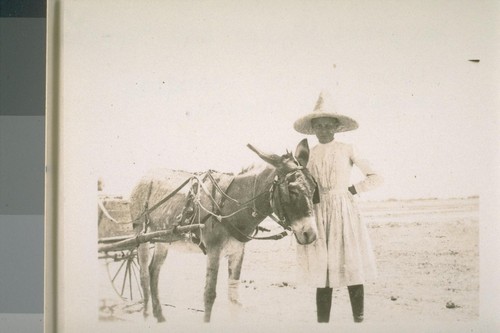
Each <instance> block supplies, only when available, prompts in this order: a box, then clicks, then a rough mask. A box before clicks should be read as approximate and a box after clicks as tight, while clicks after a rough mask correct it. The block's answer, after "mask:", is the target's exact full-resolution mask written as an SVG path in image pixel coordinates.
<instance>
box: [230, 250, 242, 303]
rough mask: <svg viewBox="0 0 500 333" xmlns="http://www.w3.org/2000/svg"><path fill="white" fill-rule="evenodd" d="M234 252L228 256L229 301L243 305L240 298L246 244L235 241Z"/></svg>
mask: <svg viewBox="0 0 500 333" xmlns="http://www.w3.org/2000/svg"><path fill="white" fill-rule="evenodd" d="M233 242H234V243H235V244H234V245H233V251H231V253H230V254H229V255H228V265H227V267H228V273H229V275H228V297H229V301H230V302H231V303H232V304H235V305H241V303H240V297H239V292H238V290H239V287H240V274H241V267H242V265H243V257H244V255H245V244H244V243H241V242H239V241H237V240H233Z"/></svg>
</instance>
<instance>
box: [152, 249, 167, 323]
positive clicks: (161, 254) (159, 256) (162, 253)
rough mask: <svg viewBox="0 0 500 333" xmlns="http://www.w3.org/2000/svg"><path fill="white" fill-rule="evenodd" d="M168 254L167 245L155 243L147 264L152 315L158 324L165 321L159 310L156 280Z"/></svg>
mask: <svg viewBox="0 0 500 333" xmlns="http://www.w3.org/2000/svg"><path fill="white" fill-rule="evenodd" d="M167 254H168V245H167V244H162V243H156V245H155V253H154V255H153V259H151V263H150V264H149V276H150V279H151V280H150V281H151V302H152V303H153V315H154V316H155V318H156V319H157V320H158V322H159V323H161V322H163V321H165V317H163V311H162V309H161V304H160V297H159V293H158V280H159V278H160V269H161V266H162V265H163V262H164V261H165V258H166V257H167Z"/></svg>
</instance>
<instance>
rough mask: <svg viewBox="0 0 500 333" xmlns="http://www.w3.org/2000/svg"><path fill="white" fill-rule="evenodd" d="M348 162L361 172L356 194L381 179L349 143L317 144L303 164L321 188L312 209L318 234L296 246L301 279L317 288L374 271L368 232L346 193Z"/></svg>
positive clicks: (352, 281) (351, 282) (371, 275)
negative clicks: (316, 236)
mask: <svg viewBox="0 0 500 333" xmlns="http://www.w3.org/2000/svg"><path fill="white" fill-rule="evenodd" d="M353 165H356V166H357V167H358V168H359V169H360V170H361V171H362V172H363V174H364V175H365V179H364V180H363V181H361V182H359V183H357V184H354V187H355V188H356V191H357V192H358V193H361V192H364V191H368V190H371V189H373V188H374V187H377V186H378V185H379V184H381V183H382V178H381V177H380V176H379V175H377V174H376V173H375V172H374V171H373V170H372V169H371V167H370V165H369V163H368V162H367V161H366V160H364V159H362V158H361V157H360V156H359V155H358V153H357V152H356V150H355V149H354V148H353V146H352V145H349V144H345V143H340V142H337V141H332V142H329V143H326V144H321V143H320V144H318V145H317V146H315V147H314V148H313V149H312V150H311V153H310V157H309V163H308V165H307V168H308V169H309V170H310V171H311V173H312V175H313V176H314V177H315V178H316V181H317V182H318V185H319V190H320V203H319V204H317V205H315V207H314V212H315V215H316V223H317V227H318V238H317V240H316V241H315V242H313V243H312V244H309V245H300V244H297V255H298V260H299V265H300V266H301V268H302V270H301V271H302V273H304V275H303V278H304V279H305V281H306V282H307V283H308V284H309V285H313V286H315V287H318V288H322V287H327V286H328V287H332V288H336V287H341V286H350V285H356V284H363V283H365V281H367V280H369V279H372V278H375V277H376V275H377V269H376V264H375V256H374V254H373V250H372V245H371V241H370V237H369V235H368V230H367V228H366V226H365V224H364V223H363V221H362V220H361V218H360V215H359V210H358V207H357V205H356V202H355V201H354V198H353V196H352V195H351V193H350V192H349V191H348V187H349V186H350V185H351V183H350V177H351V170H352V167H353Z"/></svg>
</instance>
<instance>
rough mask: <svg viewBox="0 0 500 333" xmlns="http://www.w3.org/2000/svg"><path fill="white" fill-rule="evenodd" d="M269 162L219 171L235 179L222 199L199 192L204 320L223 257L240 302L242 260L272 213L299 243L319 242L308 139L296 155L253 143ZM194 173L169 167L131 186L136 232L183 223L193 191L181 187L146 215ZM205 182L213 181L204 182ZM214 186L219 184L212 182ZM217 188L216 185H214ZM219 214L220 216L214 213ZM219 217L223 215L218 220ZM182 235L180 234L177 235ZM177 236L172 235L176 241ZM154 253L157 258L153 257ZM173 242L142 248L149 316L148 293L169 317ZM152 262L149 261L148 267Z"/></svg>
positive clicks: (156, 309) (222, 177) (234, 298)
mask: <svg viewBox="0 0 500 333" xmlns="http://www.w3.org/2000/svg"><path fill="white" fill-rule="evenodd" d="M248 147H249V148H250V149H252V150H253V151H254V152H255V153H256V154H257V155H258V156H259V157H260V158H261V159H263V160H264V161H265V162H266V163H267V164H266V168H264V169H261V170H257V169H256V168H253V169H252V168H250V169H248V170H246V171H243V172H242V173H240V174H238V175H236V176H232V175H229V174H217V175H216V176H217V177H218V178H219V182H220V183H221V184H222V183H224V182H225V183H230V185H229V186H228V187H227V189H226V191H225V195H224V197H223V198H222V200H220V201H219V202H218V203H215V202H214V200H212V199H211V197H210V193H207V192H209V191H205V192H203V193H201V194H200V195H199V199H198V202H197V203H195V204H194V206H196V205H198V206H200V207H203V208H204V209H198V210H197V211H196V212H195V213H193V214H194V215H195V216H194V217H195V220H197V221H203V222H204V226H205V227H204V228H203V229H201V230H200V231H199V232H197V233H195V236H194V237H196V238H198V240H199V241H200V245H201V246H202V247H203V250H204V252H206V256H207V265H206V281H205V291H204V307H205V311H204V321H205V322H210V317H211V313H212V307H213V304H214V301H215V298H216V285H217V274H218V270H219V263H220V258H221V256H222V255H226V256H227V259H228V268H229V269H228V271H229V276H228V277H229V280H228V284H229V286H228V296H229V300H230V302H231V303H232V304H236V305H239V304H240V302H239V299H238V287H239V280H240V272H241V267H242V263H243V256H244V249H245V243H246V242H247V241H249V240H251V239H252V238H253V237H252V235H253V233H254V232H255V231H256V228H257V227H258V225H259V223H260V222H262V221H263V220H264V219H265V218H266V217H268V216H269V215H272V214H273V212H274V213H275V214H276V215H278V217H279V218H280V220H281V224H282V226H284V227H285V228H288V229H291V231H292V232H293V234H294V235H295V238H296V240H297V242H298V243H299V244H310V243H312V242H313V241H315V240H316V233H317V230H316V222H315V218H314V215H313V197H315V195H317V186H316V182H315V180H314V178H313V177H312V176H311V174H310V173H309V171H308V170H307V169H306V165H307V162H308V159H309V147H308V144H307V140H306V139H304V140H302V141H301V142H300V143H299V144H298V146H297V148H296V151H295V156H294V155H292V154H291V153H289V152H288V153H287V154H285V155H283V156H278V155H275V154H266V153H263V152H261V151H259V150H258V149H256V148H254V147H253V146H251V145H248ZM192 176H193V174H191V173H188V172H183V171H173V170H164V171H163V172H162V173H161V174H160V173H158V172H156V173H155V174H153V175H151V176H146V177H144V178H143V179H142V180H141V181H140V182H139V183H138V184H137V185H136V186H135V188H134V189H133V190H132V194H131V196H130V210H131V215H132V219H135V220H136V221H138V222H139V223H137V224H136V227H135V228H136V230H137V232H140V231H141V230H144V228H145V224H146V223H147V226H148V227H147V228H148V229H147V230H148V231H155V230H162V229H166V228H172V226H174V225H176V224H178V223H179V217H180V216H183V213H185V210H186V207H187V205H186V202H187V198H189V195H190V194H192V192H188V193H187V194H186V191H184V190H182V191H179V192H178V193H177V194H175V195H174V196H173V197H172V198H171V199H170V200H168V201H166V202H165V203H164V204H162V205H161V206H158V208H157V209H155V210H154V211H152V212H151V213H150V214H144V211H145V209H147V207H148V205H149V204H155V203H157V202H159V201H160V200H161V199H162V198H164V197H165V196H166V195H167V194H168V193H171V192H172V191H173V190H174V189H176V188H177V187H178V186H179V184H181V183H182V181H183V180H185V179H188V178H189V177H192ZM203 184H204V185H206V184H208V181H206V182H203ZM213 185H214V187H215V186H216V184H213ZM214 187H212V189H214ZM212 213H216V214H212ZM215 215H217V216H219V218H216V217H215ZM179 238H182V236H178V239H179ZM175 240H176V239H173V238H172V239H171V241H175ZM150 252H153V255H152V258H150V255H151V253H150ZM167 253H168V243H166V242H156V243H155V244H154V251H150V244H148V243H143V244H141V245H139V247H138V259H139V265H140V279H141V286H142V289H143V298H144V299H143V301H144V304H143V306H144V310H143V314H144V316H145V317H147V316H148V315H149V306H148V303H149V297H150V292H151V300H152V307H153V315H154V317H155V318H156V319H157V320H158V322H162V321H165V317H164V316H163V313H162V308H161V305H160V300H159V295H158V279H159V273H160V268H161V266H162V264H163V262H164V260H165V258H166V257H167ZM148 263H149V265H148Z"/></svg>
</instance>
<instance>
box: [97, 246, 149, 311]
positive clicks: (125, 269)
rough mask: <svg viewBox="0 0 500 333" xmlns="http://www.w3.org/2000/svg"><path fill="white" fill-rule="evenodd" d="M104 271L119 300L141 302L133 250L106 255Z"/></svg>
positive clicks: (137, 268) (137, 271)
mask: <svg viewBox="0 0 500 333" xmlns="http://www.w3.org/2000/svg"><path fill="white" fill-rule="evenodd" d="M106 269H107V271H108V277H109V280H110V282H111V285H112V286H113V289H114V291H115V292H116V294H117V295H118V296H120V297H121V299H123V300H126V301H140V300H142V289H141V279H140V269H139V263H138V260H137V251H136V250H135V249H133V250H124V251H120V252H114V253H113V255H109V254H108V257H107V259H106Z"/></svg>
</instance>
